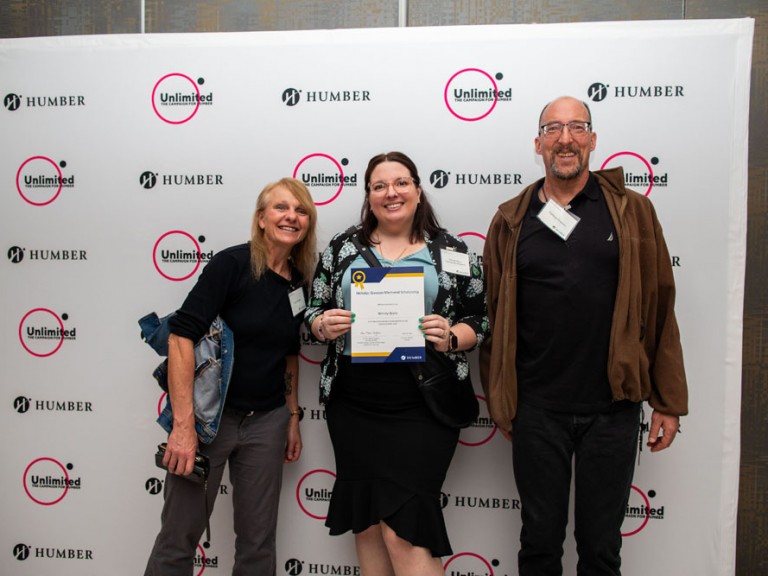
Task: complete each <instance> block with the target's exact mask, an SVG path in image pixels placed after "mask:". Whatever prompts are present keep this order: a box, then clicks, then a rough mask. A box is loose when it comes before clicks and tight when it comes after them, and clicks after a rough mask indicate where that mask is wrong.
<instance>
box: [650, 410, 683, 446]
mask: <svg viewBox="0 0 768 576" xmlns="http://www.w3.org/2000/svg"><path fill="white" fill-rule="evenodd" d="M679 429H680V417H679V416H670V415H669V414H662V413H661V412H657V411H656V410H654V411H653V414H651V430H650V432H648V444H647V445H648V447H649V448H650V449H651V452H659V451H661V450H664V449H666V448H669V447H670V445H671V444H672V441H673V440H674V439H675V436H676V435H677V431H678V430H679Z"/></svg>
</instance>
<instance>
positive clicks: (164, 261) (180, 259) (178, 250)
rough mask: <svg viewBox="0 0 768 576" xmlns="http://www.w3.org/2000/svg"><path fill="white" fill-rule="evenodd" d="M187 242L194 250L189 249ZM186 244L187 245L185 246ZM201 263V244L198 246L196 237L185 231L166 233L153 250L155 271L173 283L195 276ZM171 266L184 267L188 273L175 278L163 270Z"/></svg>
mask: <svg viewBox="0 0 768 576" xmlns="http://www.w3.org/2000/svg"><path fill="white" fill-rule="evenodd" d="M187 241H189V242H191V243H192V246H193V249H192V250H190V249H189V245H188V244H187ZM185 244H187V245H186V246H185ZM158 256H159V257H158ZM201 261H202V251H201V248H200V244H198V242H197V240H196V239H195V238H194V236H192V235H191V234H190V233H189V232H185V231H184V230H171V231H170V232H166V233H165V234H163V235H162V236H160V238H158V239H157V242H155V246H154V247H153V248H152V262H153V263H154V265H155V270H157V271H158V273H159V274H160V275H161V276H162V277H163V278H165V279H166V280H171V281H172V282H181V281H183V280H187V279H188V278H191V277H192V276H194V275H195V273H196V272H197V271H198V269H199V268H200V263H201ZM170 266H174V267H176V266H182V267H183V268H184V269H185V270H186V273H183V272H182V275H181V276H173V275H171V274H169V273H168V272H165V271H164V270H163V268H164V267H166V268H167V267H170Z"/></svg>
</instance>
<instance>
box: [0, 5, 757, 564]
mask: <svg viewBox="0 0 768 576" xmlns="http://www.w3.org/2000/svg"><path fill="white" fill-rule="evenodd" d="M142 5H143V6H144V12H145V14H144V18H142ZM407 6H408V10H407V14H406V22H407V25H408V26H446V25H463V24H526V23H532V22H538V23H549V22H577V21H593V22H594V21H606V20H681V19H695V18H741V17H746V16H749V17H752V18H755V22H756V26H755V42H754V48H753V56H752V58H753V61H752V90H751V101H750V121H749V133H750V142H749V209H748V217H747V218H748V232H747V270H746V296H745V301H744V354H743V383H742V420H741V422H742V438H741V482H740V494H739V517H738V541H737V558H736V574H737V575H738V576H742V575H743V576H754V575H758V574H768V558H767V556H768V554H767V553H766V549H768V418H767V417H766V414H768V273H767V272H768V271H767V270H766V268H767V267H768V250H766V249H765V247H766V246H768V227H766V220H768V144H767V143H766V136H765V135H766V133H768V2H766V0H728V1H725V0H675V1H673V0H623V1H616V0H473V1H467V0H410V1H409V2H407ZM398 18H399V3H398V2H397V1H396V0H334V2H328V1H327V0H292V1H290V2H287V1H283V2H281V1H280V0H144V2H143V3H142V1H141V0H68V1H67V2H61V1H60V0H2V2H1V3H0V38H18V37H24V36H63V35H72V34H125V33H140V32H148V33H153V32H234V31H246V30H303V29H320V28H370V27H385V26H396V25H397V24H398Z"/></svg>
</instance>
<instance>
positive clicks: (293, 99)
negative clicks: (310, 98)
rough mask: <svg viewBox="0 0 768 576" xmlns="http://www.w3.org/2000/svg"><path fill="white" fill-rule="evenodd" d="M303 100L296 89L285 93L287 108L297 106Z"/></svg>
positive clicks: (288, 89)
mask: <svg viewBox="0 0 768 576" xmlns="http://www.w3.org/2000/svg"><path fill="white" fill-rule="evenodd" d="M300 100H301V93H300V92H299V91H298V90H296V88H286V89H285V90H284V91H283V104H285V105H286V106H296V104H298V103H299V101H300Z"/></svg>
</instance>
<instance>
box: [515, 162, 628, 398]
mask: <svg viewBox="0 0 768 576" xmlns="http://www.w3.org/2000/svg"><path fill="white" fill-rule="evenodd" d="M543 207H544V204H543V203H542V202H541V201H540V200H539V195H538V190H537V191H536V192H535V193H534V195H533V198H532V199H531V203H530V207H529V209H528V212H527V213H526V215H525V218H524V220H523V223H522V229H521V232H520V238H519V241H518V245H517V335H518V341H517V358H516V362H517V378H518V388H519V396H520V400H521V401H522V402H529V403H531V404H534V405H536V406H539V407H541V408H546V409H549V410H555V411H559V412H573V413H587V412H601V411H605V410H609V409H610V408H611V392H610V387H609V385H608V373H607V364H608V342H609V339H610V333H611V321H612V318H613V306H614V301H615V298H616V286H617V282H618V269H619V243H618V239H617V237H616V231H615V229H614V226H613V220H612V219H611V214H610V212H609V211H608V206H607V205H606V201H605V197H604V196H603V193H602V192H601V190H600V187H599V185H598V184H597V181H596V180H595V177H594V176H593V175H592V174H590V176H589V180H588V182H587V184H586V186H585V187H584V189H583V190H582V191H581V192H580V193H579V194H578V195H577V196H576V197H575V198H574V199H573V201H572V202H571V204H570V208H569V210H570V211H571V212H572V213H573V214H575V215H576V216H578V217H579V218H580V220H579V223H578V224H577V225H576V228H574V230H573V232H572V233H571V235H570V236H569V237H568V240H563V239H562V238H560V237H559V236H558V235H557V234H555V233H554V232H553V231H551V230H550V229H549V228H547V227H546V226H545V225H544V224H543V223H542V222H541V221H540V220H539V219H538V218H537V215H538V213H539V212H540V211H541V209H542V208H543Z"/></svg>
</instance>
